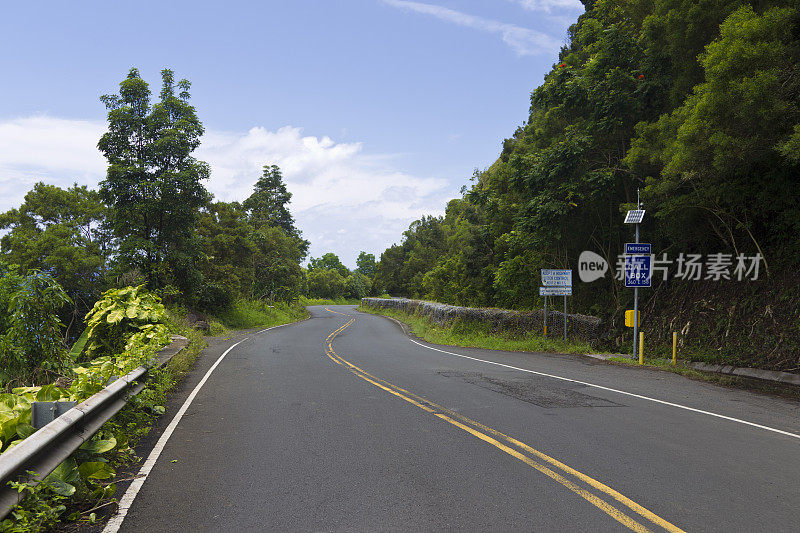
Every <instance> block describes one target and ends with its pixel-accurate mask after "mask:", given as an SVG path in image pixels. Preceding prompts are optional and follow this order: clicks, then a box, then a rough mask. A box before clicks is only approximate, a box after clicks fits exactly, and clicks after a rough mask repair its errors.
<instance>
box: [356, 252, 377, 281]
mask: <svg viewBox="0 0 800 533" xmlns="http://www.w3.org/2000/svg"><path fill="white" fill-rule="evenodd" d="M356 265H357V267H358V268H356V270H358V271H359V272H361V273H362V274H364V275H365V276H367V277H368V278H370V279H372V276H374V275H375V267H376V266H377V265H376V263H375V256H374V255H373V254H368V253H367V252H361V253H360V254H358V259H356Z"/></svg>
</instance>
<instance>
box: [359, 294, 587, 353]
mask: <svg viewBox="0 0 800 533" xmlns="http://www.w3.org/2000/svg"><path fill="white" fill-rule="evenodd" d="M358 310H359V311H362V312H364V313H370V314H373V315H383V316H388V317H392V318H395V319H397V320H399V321H400V322H403V323H405V324H408V325H409V326H410V327H411V333H413V334H414V335H416V336H417V337H419V338H421V339H423V340H425V341H427V342H431V343H433V344H445V345H449V346H464V347H469V348H486V349H489V350H503V351H507V352H554V353H573V354H585V353H591V352H592V347H591V346H590V345H589V344H588V343H585V342H575V341H567V342H564V341H563V340H561V339H553V338H549V337H542V336H541V335H536V334H534V333H532V332H526V333H521V334H515V333H503V332H490V331H489V327H488V325H486V324H481V323H476V322H466V321H462V320H456V321H455V322H453V323H452V324H450V325H447V326H439V325H437V324H434V323H433V322H432V321H431V320H429V319H428V318H427V317H424V316H420V315H416V314H412V313H406V312H404V311H397V310H394V309H376V308H374V307H364V306H361V307H359V308H358Z"/></svg>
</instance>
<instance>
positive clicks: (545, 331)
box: [539, 287, 547, 337]
mask: <svg viewBox="0 0 800 533" xmlns="http://www.w3.org/2000/svg"><path fill="white" fill-rule="evenodd" d="M539 290H541V287H540V288H539ZM544 336H545V337H547V295H546V294H545V295H544Z"/></svg>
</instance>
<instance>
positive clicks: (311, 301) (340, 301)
mask: <svg viewBox="0 0 800 533" xmlns="http://www.w3.org/2000/svg"><path fill="white" fill-rule="evenodd" d="M297 303H298V304H300V305H302V306H306V305H358V304H360V303H361V300H359V299H358V298H336V299H335V300H331V299H325V298H306V297H305V296H301V297H300V300H299V301H298V302H297Z"/></svg>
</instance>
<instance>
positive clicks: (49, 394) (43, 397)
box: [36, 384, 62, 402]
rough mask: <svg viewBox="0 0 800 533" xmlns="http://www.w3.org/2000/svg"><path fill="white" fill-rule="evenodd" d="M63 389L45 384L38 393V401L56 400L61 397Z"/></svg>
mask: <svg viewBox="0 0 800 533" xmlns="http://www.w3.org/2000/svg"><path fill="white" fill-rule="evenodd" d="M61 396H62V393H61V389H59V388H58V387H56V386H55V385H52V384H51V385H45V386H44V387H42V388H41V389H39V392H37V393H36V401H37V402H56V401H58V399H59V398H61Z"/></svg>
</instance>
